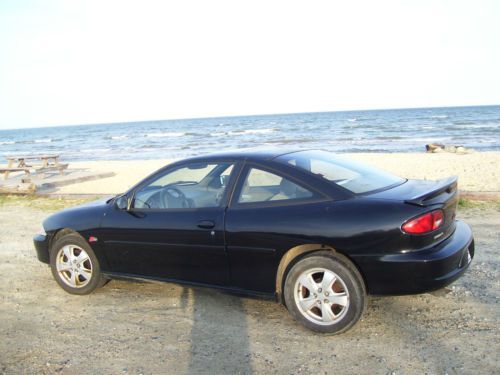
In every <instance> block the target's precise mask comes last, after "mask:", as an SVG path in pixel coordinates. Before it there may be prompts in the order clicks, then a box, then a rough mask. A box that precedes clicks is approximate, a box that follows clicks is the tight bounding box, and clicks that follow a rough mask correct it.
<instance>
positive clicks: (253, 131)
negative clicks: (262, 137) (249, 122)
mask: <svg viewBox="0 0 500 375" xmlns="http://www.w3.org/2000/svg"><path fill="white" fill-rule="evenodd" d="M275 131H276V129H271V128H265V129H244V130H231V131H229V132H214V133H210V135H211V136H212V137H220V136H223V135H248V134H269V133H273V132H275Z"/></svg>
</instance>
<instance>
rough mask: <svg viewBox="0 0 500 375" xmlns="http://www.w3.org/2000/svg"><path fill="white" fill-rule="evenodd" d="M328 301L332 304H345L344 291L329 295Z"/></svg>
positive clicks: (345, 296) (345, 295)
mask: <svg viewBox="0 0 500 375" xmlns="http://www.w3.org/2000/svg"><path fill="white" fill-rule="evenodd" d="M329 301H330V303H331V304H332V305H340V306H347V302H348V301H347V294H346V293H335V294H333V295H332V296H330V298H329Z"/></svg>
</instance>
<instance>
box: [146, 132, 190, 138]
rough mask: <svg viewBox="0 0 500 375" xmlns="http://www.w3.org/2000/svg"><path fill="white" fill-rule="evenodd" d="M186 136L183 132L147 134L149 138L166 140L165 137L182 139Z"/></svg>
mask: <svg viewBox="0 0 500 375" xmlns="http://www.w3.org/2000/svg"><path fill="white" fill-rule="evenodd" d="M184 135H186V133H183V132H166V133H149V134H146V137H148V138H164V137H182V136H184Z"/></svg>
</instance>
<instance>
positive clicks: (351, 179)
mask: <svg viewBox="0 0 500 375" xmlns="http://www.w3.org/2000/svg"><path fill="white" fill-rule="evenodd" d="M276 161H279V162H282V163H286V164H291V165H294V166H296V167H298V168H302V169H304V170H306V171H308V172H311V173H313V174H315V175H317V176H320V177H323V178H324V179H326V180H328V181H331V182H334V183H336V184H337V185H340V186H342V187H343V188H346V189H348V190H350V191H352V192H353V193H356V194H362V193H367V192H370V191H374V190H380V189H384V188H388V187H390V186H394V185H398V184H402V183H403V182H405V181H406V180H405V179H402V178H400V177H397V176H394V175H392V174H390V173H388V172H384V171H381V170H378V169H376V168H372V167H369V166H366V165H363V164H360V163H357V162H355V161H352V160H349V159H345V158H342V157H340V156H338V155H335V154H332V153H330V152H326V151H299V152H293V153H291V154H285V155H281V156H279V157H277V158H276Z"/></svg>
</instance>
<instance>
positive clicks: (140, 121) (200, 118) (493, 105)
mask: <svg viewBox="0 0 500 375" xmlns="http://www.w3.org/2000/svg"><path fill="white" fill-rule="evenodd" d="M498 106H500V104H480V105H452V106H432V107H399V108H371V109H349V110H334V111H331V110H330V111H312V112H307V111H306V112H286V113H259V114H254V115H250V114H244V115H227V116H224V115H223V116H199V117H179V118H168V119H152V120H133V121H112V122H94V123H85V124H67V125H48V126H28V127H20V128H3V129H0V131H4V130H26V129H48V128H58V127H72V126H97V125H117V124H133V123H143V122H159V121H188V120H203V119H206V120H210V119H223V118H238V117H259V116H262V117H263V116H287V115H300V114H320V113H348V112H376V111H398V110H399V111H401V110H412V109H413V110H414V109H447V108H450V109H451V108H473V107H498Z"/></svg>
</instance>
